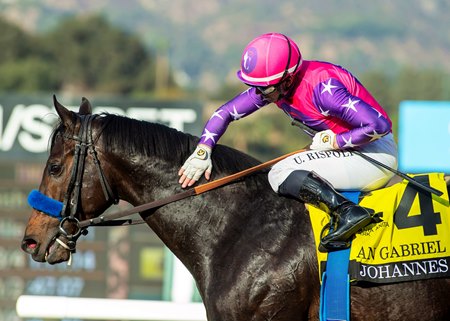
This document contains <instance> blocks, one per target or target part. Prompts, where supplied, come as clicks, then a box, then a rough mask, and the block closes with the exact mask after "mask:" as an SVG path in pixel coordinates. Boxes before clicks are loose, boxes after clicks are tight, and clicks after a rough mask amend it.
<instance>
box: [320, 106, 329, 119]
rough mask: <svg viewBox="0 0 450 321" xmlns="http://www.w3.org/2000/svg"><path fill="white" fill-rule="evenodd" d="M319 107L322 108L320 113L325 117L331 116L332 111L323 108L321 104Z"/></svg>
mask: <svg viewBox="0 0 450 321" xmlns="http://www.w3.org/2000/svg"><path fill="white" fill-rule="evenodd" d="M319 109H320V113H321V114H322V115H324V116H325V117H328V116H330V111H329V110H325V109H322V108H321V107H320V106H319Z"/></svg>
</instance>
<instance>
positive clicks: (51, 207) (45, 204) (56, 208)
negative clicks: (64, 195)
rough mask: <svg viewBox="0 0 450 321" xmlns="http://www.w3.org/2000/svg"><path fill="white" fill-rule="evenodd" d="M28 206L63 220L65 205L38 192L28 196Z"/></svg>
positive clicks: (33, 191)
mask: <svg viewBox="0 0 450 321" xmlns="http://www.w3.org/2000/svg"><path fill="white" fill-rule="evenodd" d="M28 204H30V206H31V207H32V208H34V209H35V210H37V211H40V212H43V213H45V214H47V215H50V216H52V217H55V218H57V219H58V220H62V216H61V211H62V208H63V203H62V202H60V201H57V200H54V199H53V198H50V197H48V196H45V195H44V194H42V193H41V192H39V191H37V190H32V191H31V192H30V194H29V195H28Z"/></svg>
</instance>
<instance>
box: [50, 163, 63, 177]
mask: <svg viewBox="0 0 450 321" xmlns="http://www.w3.org/2000/svg"><path fill="white" fill-rule="evenodd" d="M61 169H62V166H61V165H59V164H51V165H50V167H49V169H48V172H49V174H50V175H58V174H59V173H61Z"/></svg>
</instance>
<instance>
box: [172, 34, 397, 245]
mask: <svg viewBox="0 0 450 321" xmlns="http://www.w3.org/2000/svg"><path fill="white" fill-rule="evenodd" d="M237 76H238V78H239V79H240V80H241V81H242V82H244V83H245V84H246V85H248V86H249V89H247V90H246V91H244V92H242V93H241V94H239V95H237V96H236V97H234V98H233V99H231V100H230V101H229V102H227V103H225V104H224V105H222V106H220V107H219V108H218V109H217V110H216V111H215V112H214V114H213V115H212V116H211V118H210V119H209V121H208V122H207V123H206V125H205V128H204V130H203V133H202V136H201V138H200V141H199V143H198V146H197V148H196V150H195V151H194V153H193V154H192V155H191V156H190V157H189V158H188V159H187V160H186V162H185V163H184V165H183V166H182V167H181V169H180V171H179V173H178V175H179V176H180V179H179V183H180V184H181V185H182V187H183V188H185V187H187V186H192V185H193V184H195V182H196V181H198V180H199V178H200V177H201V175H202V174H204V175H205V178H206V179H209V178H210V174H211V170H212V162H211V152H212V151H213V149H214V146H215V145H216V144H217V141H218V140H219V138H220V137H221V136H222V135H223V134H224V132H225V131H226V129H227V127H228V125H229V123H230V122H232V121H234V120H238V119H240V118H243V117H246V116H248V115H250V114H252V113H253V112H255V111H257V110H259V109H261V108H262V107H264V106H266V105H268V104H270V103H274V104H276V106H278V108H280V109H281V110H283V111H284V112H285V113H286V114H287V115H288V116H289V117H290V118H291V119H292V120H296V121H299V122H301V123H303V124H304V125H305V126H307V127H306V128H311V129H312V130H314V131H315V134H314V133H310V132H308V131H307V130H305V131H306V132H307V134H309V135H310V136H311V137H312V143H311V145H310V146H309V150H306V151H302V152H299V153H297V154H295V155H293V156H290V157H288V158H285V159H284V160H282V161H280V162H278V163H277V164H276V165H275V166H273V167H272V169H271V170H270V172H269V174H268V178H269V182H270V185H271V186H272V188H273V190H274V191H275V192H277V193H279V194H280V195H283V196H287V197H294V198H296V199H299V200H301V201H303V202H305V203H309V204H311V205H313V206H315V207H318V208H320V209H321V210H323V211H325V212H327V213H328V214H329V215H330V216H331V227H330V231H329V233H328V235H326V236H324V237H323V238H322V241H321V244H322V246H323V247H325V248H326V249H328V250H335V249H339V248H345V247H348V246H349V242H348V240H349V239H350V238H351V236H352V235H353V234H354V233H356V232H357V231H358V230H360V229H361V228H363V227H364V226H366V225H367V224H369V223H370V222H371V221H372V212H371V210H368V209H366V208H363V207H361V206H359V205H357V204H355V203H353V202H351V201H349V200H348V199H346V198H345V197H344V196H343V195H342V194H341V193H339V192H338V191H350V190H361V191H370V190H374V189H377V188H380V187H383V186H384V185H385V184H386V183H387V182H388V181H389V179H390V178H391V177H392V176H393V174H392V173H391V172H390V171H387V170H385V169H383V168H381V167H379V166H376V165H374V164H372V163H370V162H368V161H367V160H365V159H363V158H361V156H359V155H356V154H354V153H352V151H351V149H352V148H355V149H358V151H360V152H361V153H363V154H366V155H368V156H370V157H371V158H373V159H375V160H377V161H379V162H382V163H384V164H386V165H388V166H390V167H393V168H397V147H396V144H395V142H394V138H393V134H392V122H391V120H390V118H389V116H388V115H387V113H386V111H385V110H384V109H383V108H382V107H381V106H380V104H379V103H378V102H377V101H376V100H375V99H374V98H373V97H372V95H371V94H370V93H369V92H368V91H367V89H365V88H364V87H363V86H362V84H361V83H360V82H359V81H358V80H357V79H356V78H355V77H354V76H353V75H352V74H351V73H350V72H348V71H347V70H345V69H344V68H342V67H340V66H337V65H334V64H331V63H328V62H321V61H312V60H311V61H308V60H303V59H302V55H301V53H300V50H299V48H298V46H297V45H296V44H295V42H294V41H293V40H292V39H290V38H289V37H287V36H285V35H283V34H279V33H268V34H264V35H261V36H259V37H257V38H255V39H254V40H252V41H251V42H250V43H249V44H248V45H247V47H246V48H245V49H244V52H243V55H242V60H241V69H240V70H239V71H238V72H237ZM337 190H338V191H337Z"/></svg>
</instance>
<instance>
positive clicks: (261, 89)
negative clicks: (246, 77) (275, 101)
mask: <svg viewBox="0 0 450 321" xmlns="http://www.w3.org/2000/svg"><path fill="white" fill-rule="evenodd" d="M277 87H278V84H277V85H275V86H267V87H261V86H255V88H256V89H258V91H259V92H260V93H261V94H262V95H263V96H267V95H270V94H271V93H273V92H274V91H275V90H276V89H277Z"/></svg>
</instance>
